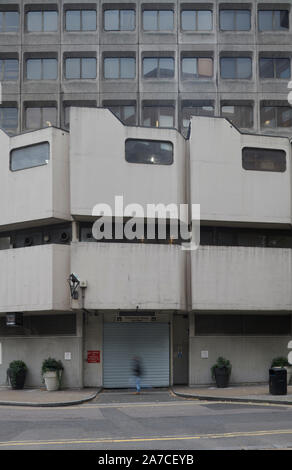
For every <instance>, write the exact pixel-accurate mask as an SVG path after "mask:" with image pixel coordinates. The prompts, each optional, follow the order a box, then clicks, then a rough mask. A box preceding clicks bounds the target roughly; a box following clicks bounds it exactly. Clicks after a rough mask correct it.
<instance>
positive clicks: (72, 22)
mask: <svg viewBox="0 0 292 470" xmlns="http://www.w3.org/2000/svg"><path fill="white" fill-rule="evenodd" d="M65 27H66V31H96V10H67V11H66V26H65Z"/></svg>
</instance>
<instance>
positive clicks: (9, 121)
mask: <svg viewBox="0 0 292 470" xmlns="http://www.w3.org/2000/svg"><path fill="white" fill-rule="evenodd" d="M17 127H18V109H17V108H16V107H12V106H1V107H0V128H1V129H4V130H5V131H6V132H7V133H8V134H9V133H12V134H13V133H14V132H16V130H17Z"/></svg>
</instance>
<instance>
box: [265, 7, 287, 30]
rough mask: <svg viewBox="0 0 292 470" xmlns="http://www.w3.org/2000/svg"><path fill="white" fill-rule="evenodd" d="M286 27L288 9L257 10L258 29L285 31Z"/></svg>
mask: <svg viewBox="0 0 292 470" xmlns="http://www.w3.org/2000/svg"><path fill="white" fill-rule="evenodd" d="M288 29H289V11H288V10H260V11H259V31H287V30H288Z"/></svg>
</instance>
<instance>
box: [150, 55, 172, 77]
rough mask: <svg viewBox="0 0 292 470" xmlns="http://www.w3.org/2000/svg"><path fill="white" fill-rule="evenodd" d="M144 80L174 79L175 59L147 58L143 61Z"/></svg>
mask: <svg viewBox="0 0 292 470" xmlns="http://www.w3.org/2000/svg"><path fill="white" fill-rule="evenodd" d="M143 76H144V78H173V76H174V59H173V58H172V57H146V58H145V59H143Z"/></svg>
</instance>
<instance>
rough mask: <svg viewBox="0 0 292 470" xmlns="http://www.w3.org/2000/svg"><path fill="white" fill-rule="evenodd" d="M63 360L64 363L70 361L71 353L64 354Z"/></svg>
mask: <svg viewBox="0 0 292 470" xmlns="http://www.w3.org/2000/svg"><path fill="white" fill-rule="evenodd" d="M64 359H65V361H71V353H70V352H65V355H64Z"/></svg>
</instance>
